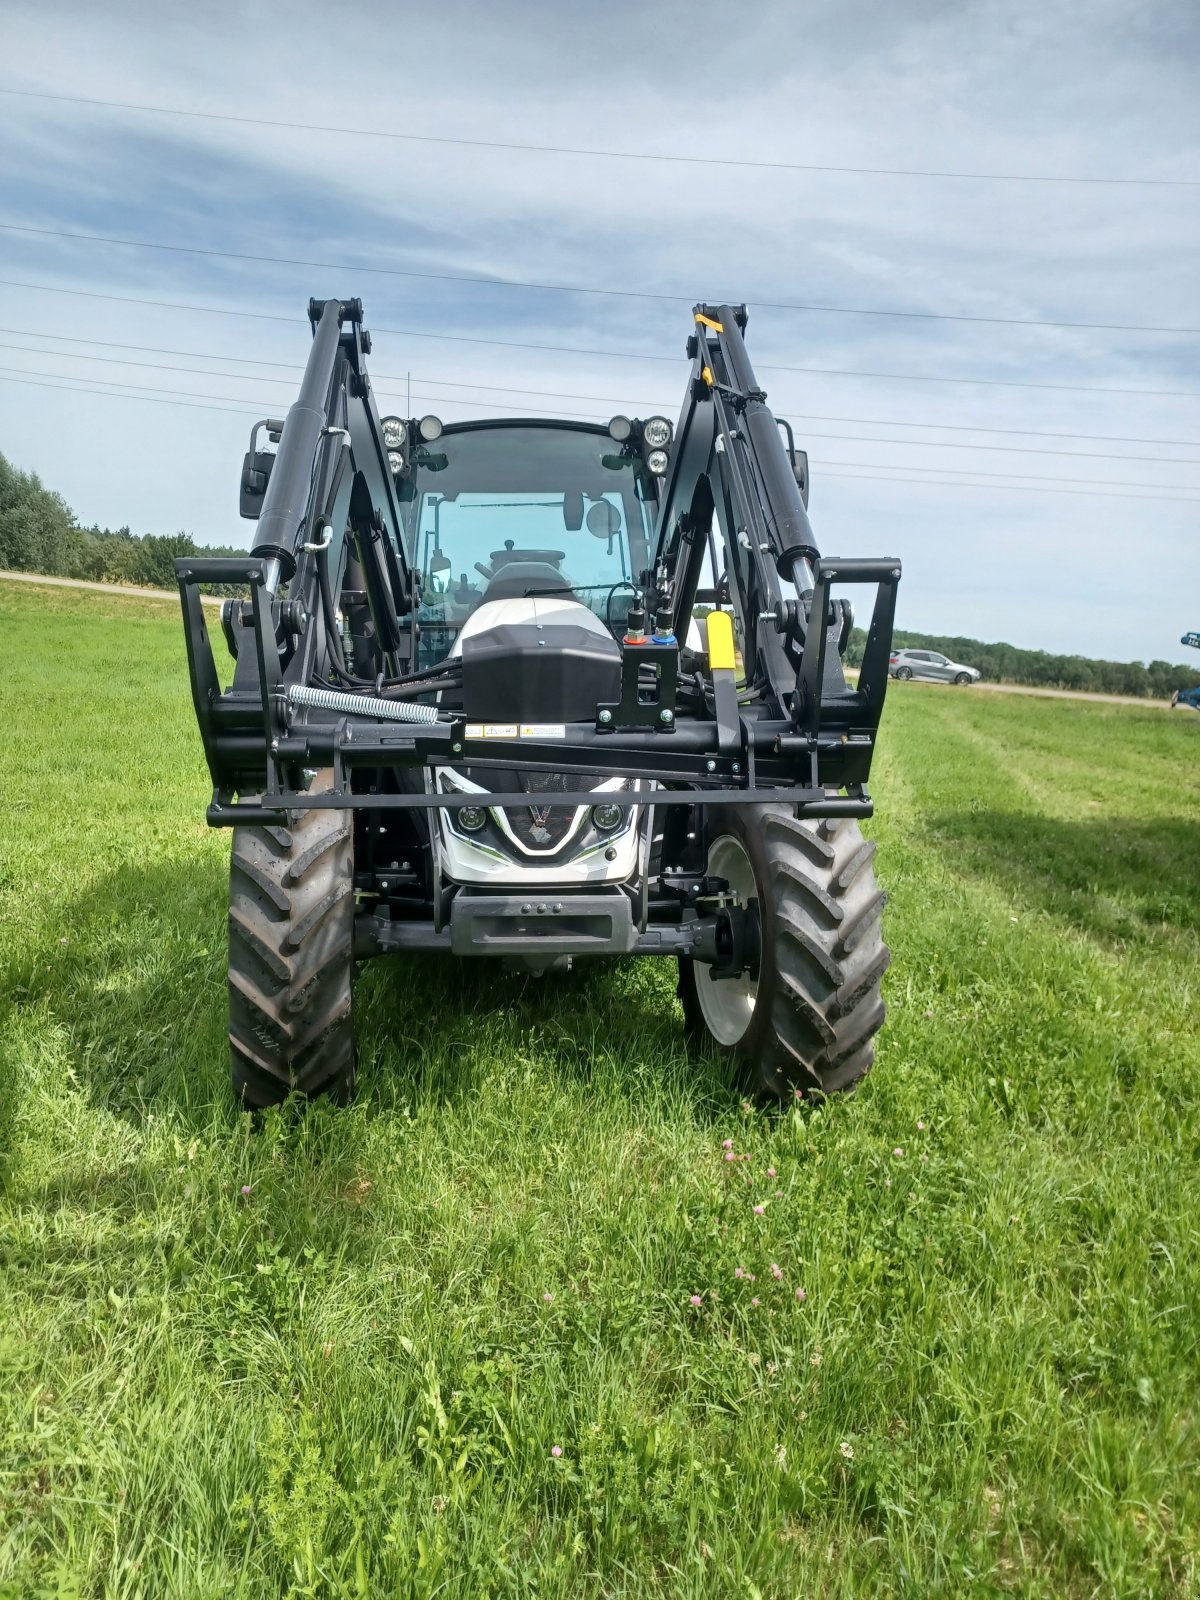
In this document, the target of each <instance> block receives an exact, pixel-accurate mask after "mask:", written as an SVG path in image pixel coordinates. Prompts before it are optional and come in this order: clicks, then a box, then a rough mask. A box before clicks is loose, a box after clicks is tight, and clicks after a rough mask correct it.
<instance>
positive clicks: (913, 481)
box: [821, 470, 1200, 505]
mask: <svg viewBox="0 0 1200 1600" xmlns="http://www.w3.org/2000/svg"><path fill="white" fill-rule="evenodd" d="M821 476H822V478H847V479H854V480H855V481H857V482H858V483H883V484H887V485H889V486H890V485H892V484H898V483H905V484H909V485H911V486H912V487H913V488H915V489H930V488H940V489H991V490H993V491H995V492H996V493H997V494H1008V492H1009V491H1010V490H1015V491H1016V492H1017V493H1018V494H1070V495H1085V496H1087V497H1088V498H1089V499H1093V500H1139V501H1147V500H1170V501H1174V502H1176V503H1180V504H1183V505H1196V504H1200V501H1197V499H1196V497H1195V496H1194V495H1186V494H1114V493H1113V492H1112V491H1111V490H1109V489H1043V488H1041V487H1035V486H1034V485H1033V484H1025V483H1006V484H1003V485H1001V484H998V483H955V482H953V481H952V480H950V479H948V478H879V477H874V478H872V477H868V476H866V475H865V474H863V473H861V472H835V471H824V470H823V471H822V473H821Z"/></svg>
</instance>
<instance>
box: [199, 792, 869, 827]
mask: <svg viewBox="0 0 1200 1600" xmlns="http://www.w3.org/2000/svg"><path fill="white" fill-rule="evenodd" d="M551 798H552V799H553V801H554V804H555V806H556V807H557V806H564V807H573V806H590V805H594V804H595V803H596V791H595V790H594V789H580V790H578V791H576V792H571V793H567V794H555V795H553V796H552V797H551ZM468 799H469V800H476V799H480V800H486V802H487V805H488V806H489V807H504V806H527V805H528V804H529V795H528V793H527V792H526V791H525V790H521V791H520V792H519V793H517V794H487V795H476V794H474V793H472V794H470V795H468V796H464V795H461V794H355V793H351V792H349V791H347V792H346V793H345V794H332V793H330V792H329V791H328V790H322V791H321V792H320V793H317V794H308V793H306V792H305V791H304V790H281V791H280V792H279V793H278V794H276V795H273V796H272V797H271V804H269V805H268V804H264V803H260V802H259V801H246V802H243V803H236V804H235V803H232V802H230V801H227V800H226V801H222V800H219V799H215V798H214V800H213V802H212V804H211V805H210V806H209V808H208V819H209V822H210V823H211V824H212V825H213V826H214V827H232V826H235V825H240V824H241V823H242V822H243V821H247V822H269V821H270V822H278V821H279V819H280V817H281V816H282V815H283V813H284V812H286V811H375V810H379V811H452V810H454V808H455V807H457V806H461V805H464V804H465V803H466V801H467V800H468ZM640 803H642V804H649V799H648V798H647V799H646V800H645V801H642V802H640ZM765 805H788V806H794V807H795V808H796V810H797V812H798V814H799V815H801V816H805V817H869V816H872V815H873V814H874V810H873V806H872V803H871V799H870V796H869V795H867V794H866V792H865V791H864V793H863V796H862V798H861V799H858V798H855V797H853V796H850V795H836V796H832V797H831V796H829V795H827V794H826V793H825V792H824V790H814V789H656V790H655V791H654V806H655V808H656V809H657V807H659V806H765Z"/></svg>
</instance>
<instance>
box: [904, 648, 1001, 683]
mask: <svg viewBox="0 0 1200 1600" xmlns="http://www.w3.org/2000/svg"><path fill="white" fill-rule="evenodd" d="M888 671H889V672H890V673H891V675H892V677H893V678H927V679H929V680H930V681H931V682H933V683H978V682H979V679H980V677H981V676H982V674H981V673H980V672H979V670H978V668H976V667H965V666H963V664H962V662H961V661H950V660H949V659H948V658H947V657H946V656H944V655H940V654H939V653H938V651H936V650H893V651H892V654H891V658H890V660H889V661H888Z"/></svg>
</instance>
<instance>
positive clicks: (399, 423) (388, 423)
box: [379, 417, 408, 450]
mask: <svg viewBox="0 0 1200 1600" xmlns="http://www.w3.org/2000/svg"><path fill="white" fill-rule="evenodd" d="M379 426H380V427H381V428H382V429H383V442H384V444H385V445H386V446H387V447H388V449H389V450H399V449H400V447H401V446H402V445H403V443H404V441H405V439H406V438H407V437H408V429H407V428H406V427H405V425H404V419H403V418H402V417H382V418H380V423H379Z"/></svg>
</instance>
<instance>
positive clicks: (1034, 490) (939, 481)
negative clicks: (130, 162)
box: [0, 368, 1200, 505]
mask: <svg viewBox="0 0 1200 1600" xmlns="http://www.w3.org/2000/svg"><path fill="white" fill-rule="evenodd" d="M16 371H18V369H15V368H0V383H12V384H19V385H20V386H22V387H26V386H29V387H32V388H35V389H55V390H59V391H62V392H66V393H70V394H81V395H89V396H91V398H93V399H98V400H140V401H144V402H146V403H147V404H149V405H167V406H170V405H174V406H183V407H184V408H185V409H190V410H194V411H223V412H226V413H227V414H229V415H232V416H257V415H259V412H258V410H252V411H251V410H246V409H244V408H237V407H234V406H227V405H206V404H198V403H196V402H194V401H189V400H182V399H176V400H167V399H162V398H158V397H156V396H154V395H151V394H126V393H120V392H117V393H114V392H112V391H111V390H109V389H103V388H92V389H84V388H80V387H78V385H77V384H73V383H53V382H49V381H47V380H45V379H41V378H30V377H28V376H25V375H20V376H12V377H10V376H7V375H6V374H7V373H9V372H16ZM876 442H877V443H878V442H879V441H876ZM848 465H852V466H856V467H862V468H866V469H867V471H866V472H846V471H844V470H840V469H839V468H837V467H832V468H830V469H829V470H826V469H825V468H824V467H823V466H822V467H821V470H820V476H821V477H828V478H847V479H851V478H853V479H857V480H858V481H859V482H862V483H882V484H911V485H912V486H914V487H917V488H929V487H941V488H950V489H991V490H993V491H994V492H995V493H997V494H1005V493H1007V492H1008V491H1009V490H1012V489H1016V490H1019V491H1022V492H1024V493H1027V494H1073V495H1085V496H1089V497H1090V498H1093V499H1096V500H1138V501H1143V502H1145V501H1168V502H1172V503H1182V504H1185V505H1198V504H1200V496H1197V495H1190V494H1164V493H1162V492H1161V490H1162V489H1164V488H1165V489H1173V488H1175V487H1177V486H1176V485H1174V484H1164V485H1162V486H1158V485H1154V486H1151V488H1150V492H1149V493H1142V492H1140V486H1139V485H1137V484H1126V485H1125V487H1127V488H1132V489H1136V490H1139V492H1137V493H1134V494H1125V493H1113V491H1112V490H1111V489H1107V488H1101V489H1059V488H1044V487H1042V481H1041V480H1039V482H1038V483H1037V484H1036V485H1034V484H1025V483H1019V482H1015V481H1011V480H1008V479H1006V480H1005V481H1004V482H1003V483H971V482H969V481H964V482H957V481H953V480H950V479H945V478H937V477H929V478H912V477H909V478H906V477H900V476H896V472H897V470H899V471H909V472H912V471H919V470H922V469H919V468H902V469H895V468H892V467H889V466H885V465H883V464H882V463H879V464H878V471H879V472H880V473H884V474H887V476H870V475H869V473H871V472H872V471H874V470H875V469H876V466H877V464H876V463H874V462H867V461H863V462H853V463H848ZM929 470H930V471H931V472H934V471H936V470H938V469H936V468H930V469H929ZM997 476H999V474H997ZM1045 481H1046V482H1047V483H1054V482H1056V481H1058V480H1055V479H1047V480H1045ZM1081 481H1082V480H1081ZM1182 487H1186V488H1190V487H1191V485H1183V486H1182Z"/></svg>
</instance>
